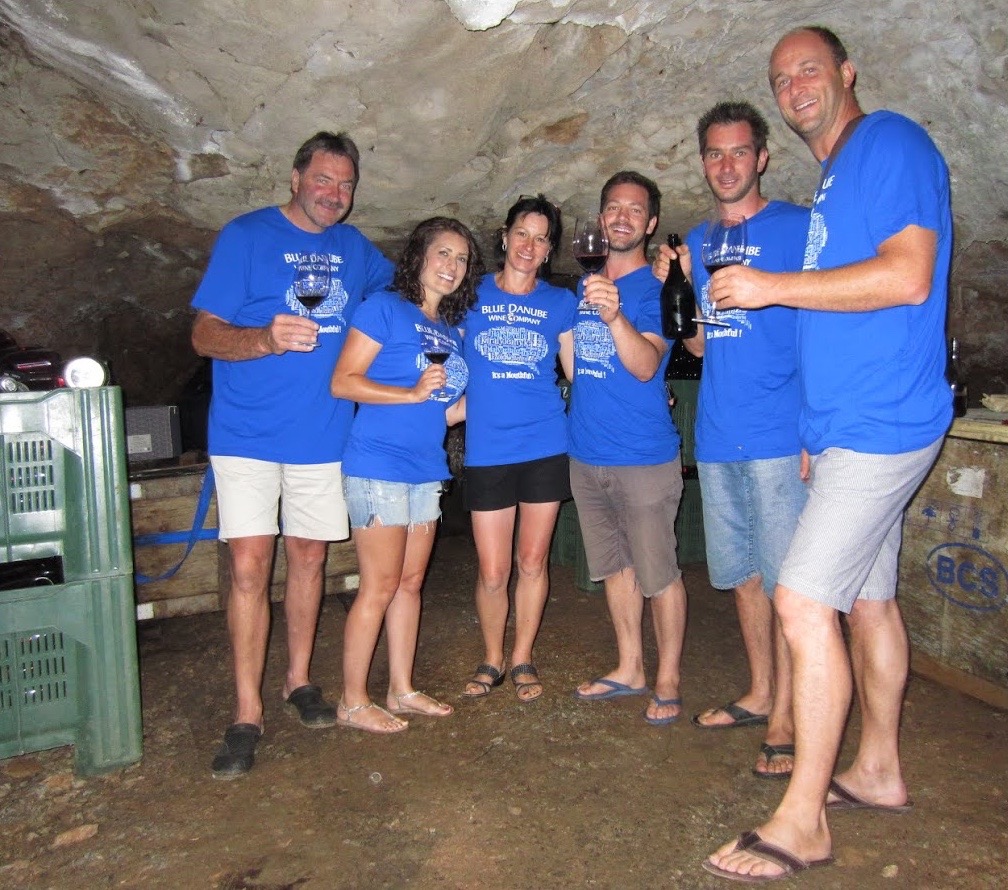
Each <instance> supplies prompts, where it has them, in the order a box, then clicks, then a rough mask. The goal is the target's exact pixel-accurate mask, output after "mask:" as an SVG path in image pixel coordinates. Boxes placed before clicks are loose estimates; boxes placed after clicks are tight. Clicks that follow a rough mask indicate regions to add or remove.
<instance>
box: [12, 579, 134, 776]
mask: <svg viewBox="0 0 1008 890" xmlns="http://www.w3.org/2000/svg"><path fill="white" fill-rule="evenodd" d="M135 609H136V607H135V605H134V600H133V578H132V576H131V575H122V576H119V577H116V578H101V579H94V580H91V581H79V582H74V583H70V584H60V585H57V586H50V587H28V588H23V589H20V590H7V591H0V758H4V757H13V756H15V755H18V754H24V753H26V752H29V751H41V750H44V749H46V748H55V747H58V746H60V745H73V746H74V769H75V772H77V773H78V774H80V775H89V774H92V773H98V772H103V771H105V770H110V769H115V768H118V767H122V766H126V765H127V764H130V763H135V762H136V761H138V760H139V759H140V757H141V754H142V749H143V734H142V726H141V716H140V677H139V670H138V666H137V646H136V611H135Z"/></svg>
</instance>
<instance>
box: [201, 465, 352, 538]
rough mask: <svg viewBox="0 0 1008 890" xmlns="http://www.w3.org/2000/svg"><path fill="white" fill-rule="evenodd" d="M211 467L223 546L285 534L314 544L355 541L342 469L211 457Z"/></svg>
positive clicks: (330, 466)
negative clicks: (234, 542)
mask: <svg viewBox="0 0 1008 890" xmlns="http://www.w3.org/2000/svg"><path fill="white" fill-rule="evenodd" d="M210 465H211V466H212V467H213V471H214V484H215V486H216V488H217V518H218V522H217V524H218V526H219V527H220V534H219V535H218V537H219V538H220V540H222V541H227V540H230V539H231V538H248V537H253V536H257V535H276V534H278V533H279V532H280V530H281V529H282V530H283V534H284V535H287V536H289V537H292V538H306V539H308V540H310V541H343V540H345V539H346V538H348V537H350V521H349V518H348V517H347V509H346V504H345V503H344V501H343V474H342V473H341V472H340V467H341V464H340V463H338V462H337V463H327V464H278V463H272V462H271V461H265V460H254V459H253V458H248V457H220V456H211V457H210ZM278 519H279V522H278Z"/></svg>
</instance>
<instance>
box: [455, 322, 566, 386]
mask: <svg viewBox="0 0 1008 890" xmlns="http://www.w3.org/2000/svg"><path fill="white" fill-rule="evenodd" d="M473 346H474V348H475V349H476V352H478V353H479V354H480V355H481V356H483V358H485V359H486V360H487V361H488V362H495V363H496V364H500V365H515V366H518V367H522V368H528V369H529V371H530V372H531V373H532V374H533V375H535V376H538V374H539V369H538V364H539V362H541V361H542V360H543V359H544V358H546V356H547V354H548V353H549V345H548V344H547V343H546V338H545V337H544V336H543V335H542V334H540V333H539V332H538V331H530V330H528V329H526V328H518V327H503V326H500V327H493V328H488V329H487V330H485V331H483V332H482V333H480V334H477V335H476V337H475V339H474V340H473Z"/></svg>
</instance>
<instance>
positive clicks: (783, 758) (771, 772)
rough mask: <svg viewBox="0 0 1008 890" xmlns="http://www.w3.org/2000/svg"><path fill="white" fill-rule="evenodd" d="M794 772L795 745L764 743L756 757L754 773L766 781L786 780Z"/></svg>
mask: <svg viewBox="0 0 1008 890" xmlns="http://www.w3.org/2000/svg"><path fill="white" fill-rule="evenodd" d="M793 770H794V743H793V742H777V743H776V744H770V742H764V743H763V744H762V745H760V750H759V754H757V755H756V765H755V766H754V767H753V773H754V774H755V775H757V776H759V777H760V778H765V779H778V778H779V779H786V778H787V777H788V776H790V775H791V773H792V771H793Z"/></svg>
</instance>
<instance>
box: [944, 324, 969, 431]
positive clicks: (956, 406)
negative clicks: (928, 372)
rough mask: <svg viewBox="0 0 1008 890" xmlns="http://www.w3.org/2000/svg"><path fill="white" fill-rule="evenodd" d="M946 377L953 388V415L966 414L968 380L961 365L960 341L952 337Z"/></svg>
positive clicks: (963, 415)
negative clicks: (964, 376)
mask: <svg viewBox="0 0 1008 890" xmlns="http://www.w3.org/2000/svg"><path fill="white" fill-rule="evenodd" d="M945 379H946V380H947V381H948V385H949V388H950V389H951V390H952V416H953V417H965V416H966V401H967V398H966V397H967V390H966V380H965V379H964V378H963V375H962V369H961V368H960V367H959V341H958V340H956V338H955V337H953V338H952V341H951V344H950V345H949V349H948V362H947V363H946V365H945Z"/></svg>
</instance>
